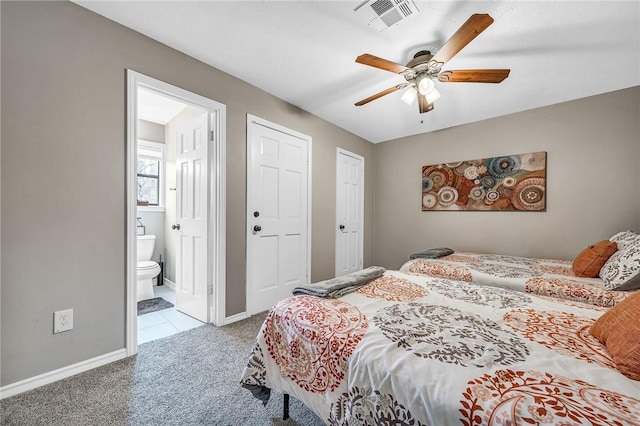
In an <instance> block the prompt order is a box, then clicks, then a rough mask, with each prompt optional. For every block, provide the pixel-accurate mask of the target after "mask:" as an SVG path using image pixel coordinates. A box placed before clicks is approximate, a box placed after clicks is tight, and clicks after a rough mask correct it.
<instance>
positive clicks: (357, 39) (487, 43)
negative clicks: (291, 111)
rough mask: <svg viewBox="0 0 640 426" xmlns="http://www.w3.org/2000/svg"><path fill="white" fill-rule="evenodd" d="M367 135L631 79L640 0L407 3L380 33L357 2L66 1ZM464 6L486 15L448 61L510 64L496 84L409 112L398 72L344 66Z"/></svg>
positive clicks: (398, 43) (413, 45)
mask: <svg viewBox="0 0 640 426" xmlns="http://www.w3.org/2000/svg"><path fill="white" fill-rule="evenodd" d="M77 3H78V4H80V5H81V6H83V7H86V8H88V9H90V10H93V11H95V12H97V13H99V14H101V15H103V16H105V17H107V18H109V19H112V20H114V21H116V22H119V23H121V24H123V25H125V26H127V27H130V28H132V29H134V30H136V31H138V32H140V33H143V34H145V35H147V36H149V37H151V38H153V39H155V40H158V41H160V42H162V43H164V44H166V45H168V46H171V47H173V48H175V49H177V50H180V51H182V52H184V53H186V54H188V55H190V56H193V57H195V58H197V59H199V60H201V61H203V62H206V63H208V64H210V65H212V66H214V67H216V68H218V69H220V70H222V71H225V72H227V73H229V74H232V75H234V76H236V77H238V78H240V79H242V80H244V81H246V82H248V83H250V84H252V85H254V86H256V87H259V88H260V89H263V90H265V91H266V92H268V93H271V94H273V95H274V96H277V97H278V98H281V99H283V100H285V101H287V102H289V103H291V104H293V105H296V106H298V107H300V108H302V109H304V110H307V111H309V112H311V113H313V114H315V115H318V116H320V117H322V118H323V119H325V120H327V121H329V122H331V123H334V124H335V125H337V126H340V127H342V128H344V129H346V130H348V131H350V132H352V133H355V134H356V135H359V136H361V137H363V138H365V139H367V140H369V141H371V142H382V141H387V140H391V139H396V138H400V137H404V136H409V135H414V134H418V133H426V132H430V131H434V130H439V129H443V128H447V127H452V126H456V125H460V124H465V123H470V122H474V121H479V120H484V119H487V118H492V117H497V116H501V115H505V114H510V113H514V112H518V111H524V110H528V109H532V108H537V107H542V106H546V105H550V104H555V103H559V102H564V101H569V100H573V99H578V98H583V97H587V96H592V95H596V94H600V93H605V92H610V91H614V90H619V89H624V88H628V87H633V86H638V85H640V2H639V1H637V0H635V1H624V2H611V1H596V2H582V1H559V2H558V1H555V2H550V1H536V2H523V1H507V2H499V1H465V2H460V1H447V2H444V1H438V2H435V1H429V2H425V1H417V2H416V4H417V6H418V8H419V9H420V14H419V15H416V16H414V17H411V18H409V19H407V20H405V21H403V22H401V23H400V24H399V25H398V26H396V27H392V28H390V29H387V30H386V31H384V32H376V31H374V30H372V29H371V28H369V27H368V26H367V23H366V22H365V21H364V20H363V18H362V16H361V15H358V14H356V13H355V12H354V8H355V7H356V6H357V5H358V4H360V2H359V1H355V2H354V1H322V2H320V1H200V2H197V1H159V2H154V1H135V2H132V1H77ZM474 13H489V14H490V15H491V16H492V17H493V18H494V19H495V22H494V23H493V24H492V25H491V26H489V28H487V29H486V30H485V31H484V32H483V33H482V34H480V35H479V36H478V37H477V38H476V39H475V40H473V41H472V42H471V43H469V44H468V45H467V46H466V47H465V48H464V49H463V50H462V51H461V52H460V53H458V54H457V55H456V56H455V57H454V58H453V59H452V60H451V61H449V62H448V63H446V64H445V66H444V67H443V70H448V69H476V68H510V69H511V74H510V76H509V78H507V79H506V80H505V81H504V82H502V83H500V84H478V83H439V84H438V89H439V90H440V92H441V93H442V98H441V99H440V100H438V101H437V102H436V104H435V109H434V110H433V111H431V112H429V113H426V114H422V115H420V114H419V113H418V107H417V105H416V104H414V105H412V106H408V105H406V104H405V103H403V102H402V101H401V100H400V96H401V94H402V92H396V93H393V94H390V95H387V96H385V97H383V98H380V99H378V100H376V101H373V102H371V103H369V104H367V105H365V106H362V107H355V106H354V103H355V102H357V101H359V100H361V99H363V98H366V97H368V96H370V95H372V94H374V93H377V92H379V91H381V90H384V89H387V88H388V87H391V86H394V85H396V84H398V83H401V82H403V81H404V79H403V78H402V76H400V75H396V74H392V73H389V72H385V71H382V70H378V69H375V68H371V67H368V66H365V65H361V64H357V63H355V62H354V61H355V58H356V57H357V56H358V55H360V54H362V53H370V54H373V55H376V56H379V57H382V58H385V59H388V60H391V61H394V62H397V63H400V64H406V63H407V62H408V61H409V60H410V59H411V58H412V57H413V54H414V53H416V52H417V51H419V50H423V49H427V50H431V51H432V52H436V51H437V50H438V49H439V47H440V46H441V45H442V44H444V42H445V41H446V40H447V39H448V38H449V37H450V36H451V35H452V34H453V33H454V32H455V31H456V30H457V29H458V28H459V27H460V26H461V25H462V24H463V23H464V22H465V21H466V20H467V19H468V18H469V17H470V16H471V15H472V14H474Z"/></svg>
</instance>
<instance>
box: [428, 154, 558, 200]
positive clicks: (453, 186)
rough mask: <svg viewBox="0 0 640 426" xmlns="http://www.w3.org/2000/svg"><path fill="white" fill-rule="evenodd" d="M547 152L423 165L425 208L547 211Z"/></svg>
mask: <svg viewBox="0 0 640 426" xmlns="http://www.w3.org/2000/svg"><path fill="white" fill-rule="evenodd" d="M546 172H547V153H546V152H531V153H528V154H516V155H505V156H502V157H491V158H481V159H478V160H466V161H456V162H450V163H445V164H433V165H430V166H423V167H422V210H423V211H434V210H448V211H529V212H532V211H534V212H535V211H545V210H546V182H547V175H546Z"/></svg>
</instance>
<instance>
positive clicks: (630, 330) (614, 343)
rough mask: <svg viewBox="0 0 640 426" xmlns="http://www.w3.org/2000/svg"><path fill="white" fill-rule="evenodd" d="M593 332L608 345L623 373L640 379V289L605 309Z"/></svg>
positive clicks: (634, 378) (631, 377)
mask: <svg viewBox="0 0 640 426" xmlns="http://www.w3.org/2000/svg"><path fill="white" fill-rule="evenodd" d="M589 333H591V335H592V336H593V337H595V338H596V339H598V340H599V341H600V343H602V344H603V345H605V346H606V347H607V350H608V351H609V354H611V358H613V362H614V363H615V364H616V366H617V367H618V370H619V371H620V372H621V373H622V374H624V375H625V376H627V377H629V378H630V379H633V380H640V291H636V292H635V293H634V294H632V295H631V296H629V297H627V298H626V299H624V300H623V301H622V302H620V303H618V304H617V305H615V306H614V307H613V308H611V309H609V310H608V311H607V312H605V314H604V315H602V316H601V317H600V318H598V319H597V320H596V322H595V323H593V326H591V329H589Z"/></svg>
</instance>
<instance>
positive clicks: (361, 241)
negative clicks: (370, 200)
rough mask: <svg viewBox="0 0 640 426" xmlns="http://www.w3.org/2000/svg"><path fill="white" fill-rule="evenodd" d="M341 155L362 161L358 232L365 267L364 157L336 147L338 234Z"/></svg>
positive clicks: (362, 263) (336, 271) (362, 262)
mask: <svg viewBox="0 0 640 426" xmlns="http://www.w3.org/2000/svg"><path fill="white" fill-rule="evenodd" d="M340 155H346V156H347V157H351V158H355V159H357V160H360V161H361V162H362V176H361V177H360V190H359V192H358V200H359V204H360V211H359V212H358V215H359V216H360V229H359V230H358V234H359V235H360V251H361V252H360V253H359V254H360V267H364V170H365V169H364V157H363V156H361V155H358V154H355V153H353V152H350V151H347V150H346V149H342V148H340V147H337V148H336V224H335V226H336V231H335V232H336V235H337V233H338V232H339V231H338V225H339V224H338V214H339V212H338V200H337V197H338V187H337V185H338V183H339V182H338V181H337V179H338V165H339V164H338V158H340ZM337 244H338V239H337V238H336V247H335V254H336V258H335V265H334V269H335V275H336V277H337V276H338V247H337Z"/></svg>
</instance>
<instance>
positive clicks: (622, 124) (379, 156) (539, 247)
mask: <svg viewBox="0 0 640 426" xmlns="http://www.w3.org/2000/svg"><path fill="white" fill-rule="evenodd" d="M639 105H640V88H638V87H635V88H631V89H627V90H622V91H619V92H614V93H609V94H604V95H600V96H595V97H591V98H586V99H581V100H577V101H573V102H568V103H563V104H559V105H554V106H549V107H546V108H541V109H536V110H531V111H526V112H522V113H518V114H513V115H509V116H505V117H500V118H495V119H492V120H487V121H483V122H479V123H474V124H469V125H465V126H460V127H456V128H451V129H447V130H442V131H438V132H433V133H429V134H424V135H419V136H413V137H408V138H404V139H400V140H396V141H392V142H385V143H382V144H377V145H376V146H375V166H374V169H375V172H376V173H375V209H374V211H375V221H374V229H375V239H374V248H375V254H374V261H375V263H376V264H380V265H383V266H386V267H389V268H398V267H399V266H400V265H401V264H402V263H403V262H404V261H405V260H406V259H407V258H408V255H409V254H410V253H411V252H413V251H417V250H423V249H427V248H430V247H437V246H449V247H451V248H453V249H455V250H474V251H484V252H490V253H502V254H513V255H522V256H551V257H558V258H566V259H572V258H573V257H575V255H576V254H577V253H578V252H579V251H580V250H582V249H583V248H584V247H586V246H587V245H589V244H591V243H593V242H596V241H598V240H602V239H605V238H608V237H609V236H611V235H613V234H614V233H615V232H617V231H620V230H623V229H629V228H631V229H635V230H640V190H639V189H638V188H639V187H640V124H639V123H640V111H639ZM534 151H547V211H546V212H543V213H539V212H538V213H535V212H438V211H431V212H422V211H421V201H420V192H421V170H422V166H423V165H427V164H438V163H443V162H453V161H459V160H472V159H476V158H486V157H493V156H499V155H508V154H520V153H526V152H534Z"/></svg>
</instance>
